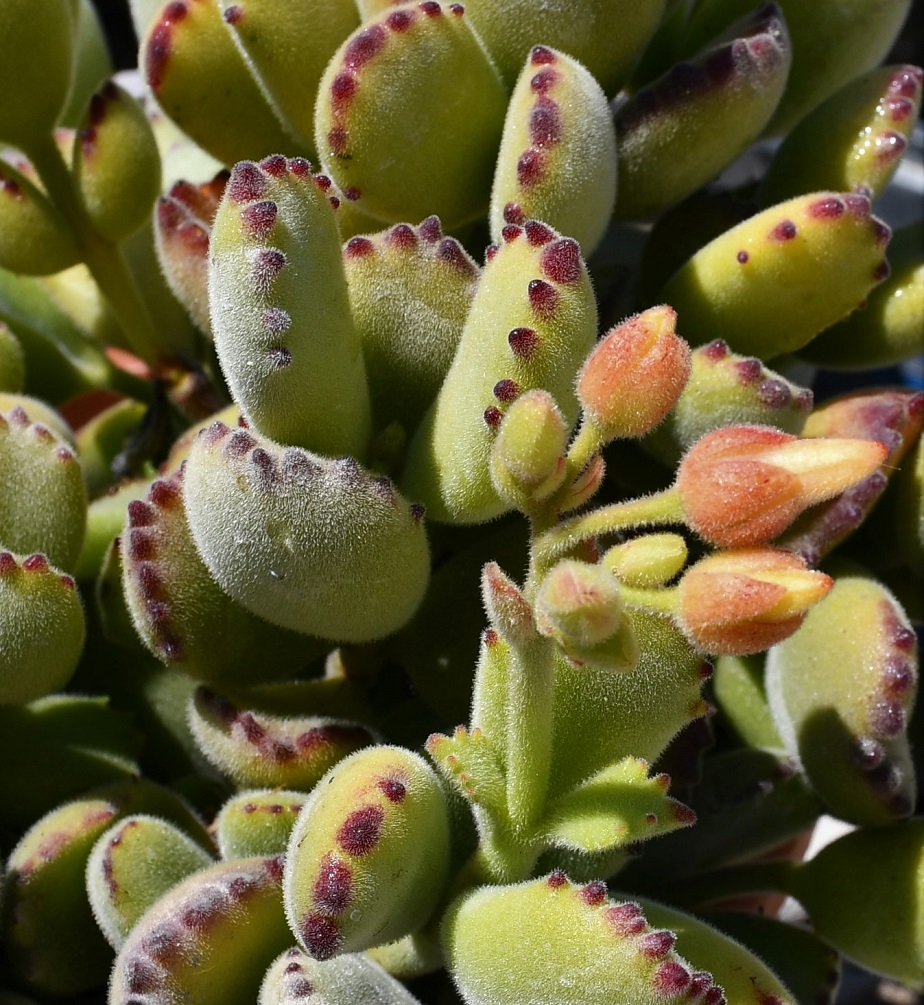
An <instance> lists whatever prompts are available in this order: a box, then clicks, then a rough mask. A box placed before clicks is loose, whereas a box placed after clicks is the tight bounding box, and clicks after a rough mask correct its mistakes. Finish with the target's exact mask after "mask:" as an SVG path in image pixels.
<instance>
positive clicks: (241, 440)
mask: <svg viewBox="0 0 924 1005" xmlns="http://www.w3.org/2000/svg"><path fill="white" fill-rule="evenodd" d="M256 445H257V441H256V440H255V439H254V438H253V437H252V436H251V435H250V433H248V432H247V431H246V430H244V429H235V430H234V432H233V433H232V434H231V435H230V436H229V437H228V442H227V443H226V444H225V452H226V453H227V454H230V455H231V456H232V457H243V456H244V455H245V454H247V453H249V452H250V451H251V450H253V448H254V447H255V446H256Z"/></svg>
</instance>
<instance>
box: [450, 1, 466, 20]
mask: <svg viewBox="0 0 924 1005" xmlns="http://www.w3.org/2000/svg"><path fill="white" fill-rule="evenodd" d="M449 10H450V11H451V12H452V13H453V14H455V15H456V17H462V15H463V14H464V13H465V8H464V7H463V6H462V4H460V3H451V4H450V5H449Z"/></svg>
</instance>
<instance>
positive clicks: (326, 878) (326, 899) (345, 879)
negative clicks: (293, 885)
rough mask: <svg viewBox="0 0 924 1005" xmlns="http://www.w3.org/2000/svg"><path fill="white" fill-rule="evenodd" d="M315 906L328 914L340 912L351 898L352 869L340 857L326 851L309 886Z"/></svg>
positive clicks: (345, 907)
mask: <svg viewBox="0 0 924 1005" xmlns="http://www.w3.org/2000/svg"><path fill="white" fill-rule="evenodd" d="M311 899H312V901H313V903H314V904H315V906H316V907H318V908H320V909H321V910H323V911H326V912H328V913H330V914H342V913H343V912H344V911H345V910H346V909H347V907H348V906H349V903H350V901H351V900H352V899H353V870H352V869H351V868H350V867H349V865H347V863H346V862H344V860H343V859H342V858H337V857H335V856H334V855H332V854H331V853H330V852H328V853H327V854H326V855H325V856H324V857H323V858H322V859H321V868H320V870H319V872H318V875H317V878H316V879H315V881H314V885H313V886H312V888H311Z"/></svg>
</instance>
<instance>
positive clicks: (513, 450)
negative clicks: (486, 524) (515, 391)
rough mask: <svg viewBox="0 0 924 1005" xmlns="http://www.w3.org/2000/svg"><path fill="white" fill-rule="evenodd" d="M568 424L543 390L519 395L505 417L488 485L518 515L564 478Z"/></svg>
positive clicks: (548, 492) (545, 496)
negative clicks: (518, 512)
mask: <svg viewBox="0 0 924 1005" xmlns="http://www.w3.org/2000/svg"><path fill="white" fill-rule="evenodd" d="M567 443H568V424H567V423H566V422H565V418H564V416H563V415H562V414H561V411H560V409H559V408H558V405H556V404H555V399H554V398H553V397H552V395H551V394H549V393H548V391H543V390H541V389H538V388H537V389H535V390H532V391H527V392H526V393H525V394H523V395H521V396H520V397H519V398H517V400H516V401H515V402H514V403H513V404H512V405H511V406H510V410H509V411H508V412H507V414H506V415H505V416H504V420H503V422H502V423H501V427H500V429H499V430H498V433H497V439H496V440H495V441H494V445H493V447H492V449H491V481H492V482H493V483H494V488H495V489H497V493H498V495H499V496H500V497H501V498H502V499H504V500H506V501H507V502H509V503H510V504H511V505H513V506H515V507H516V508H517V509H520V510H527V511H528V509H529V507H530V505H531V504H532V503H535V502H541V501H542V500H543V499H546V498H547V497H548V496H549V495H551V493H552V492H554V491H555V489H557V488H558V487H559V485H561V483H562V481H563V479H564V477H565V471H566V467H565V448H566V447H567Z"/></svg>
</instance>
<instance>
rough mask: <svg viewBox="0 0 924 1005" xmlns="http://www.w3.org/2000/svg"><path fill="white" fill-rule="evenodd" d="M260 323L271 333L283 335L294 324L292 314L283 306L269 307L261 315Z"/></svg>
mask: <svg viewBox="0 0 924 1005" xmlns="http://www.w3.org/2000/svg"><path fill="white" fill-rule="evenodd" d="M260 325H261V327H262V328H263V330H264V331H265V332H268V333H269V334H270V335H282V334H283V333H284V332H287V331H288V330H289V328H290V327H291V326H292V316H291V315H290V314H289V312H288V311H284V310H283V309H282V308H281V307H267V308H266V310H265V311H264V312H263V313H262V314H261V315H260Z"/></svg>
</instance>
